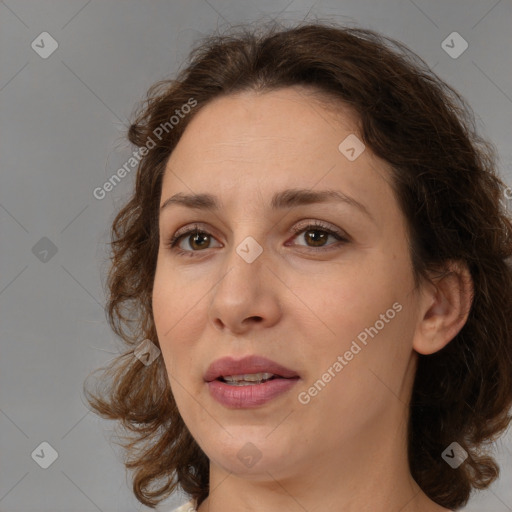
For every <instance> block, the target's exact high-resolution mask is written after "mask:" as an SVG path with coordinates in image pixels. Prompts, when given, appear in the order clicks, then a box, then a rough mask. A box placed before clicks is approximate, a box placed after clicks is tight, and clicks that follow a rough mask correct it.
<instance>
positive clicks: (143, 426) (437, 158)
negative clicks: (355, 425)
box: [84, 20, 512, 509]
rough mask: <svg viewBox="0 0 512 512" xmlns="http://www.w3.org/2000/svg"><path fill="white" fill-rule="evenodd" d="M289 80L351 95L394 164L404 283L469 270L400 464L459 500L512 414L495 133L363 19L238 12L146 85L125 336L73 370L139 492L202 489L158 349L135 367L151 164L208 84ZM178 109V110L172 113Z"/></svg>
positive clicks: (122, 229) (111, 292) (152, 261)
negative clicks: (287, 23)
mask: <svg viewBox="0 0 512 512" xmlns="http://www.w3.org/2000/svg"><path fill="white" fill-rule="evenodd" d="M294 85H302V86H308V87H310V88H311V89H312V90H314V91H317V92H318V93H319V94H320V95H321V96H322V97H324V98H325V99H326V100H328V101H329V102H330V103H331V107H332V106H333V105H334V107H335V106H336V105H340V104H344V105H350V106H351V107H352V108H353V109H354V110H355V111H356V112H357V114H358V118H359V121H360V133H359V134H358V135H359V136H360V138H361V139H362V140H363V142H364V144H365V145H366V146H367V147H368V148H370V149H371V151H373V153H374V154H375V155H377V156H378V157H380V158H382V159H384V160H385V161H387V162H388V163H389V164H391V168H392V186H393V188H394V192H395V196H396V198H397V201H398V203H399V206H400V208H401V211H402V212H403V214H404V216H405V218H406V220H407V227H408V237H409V246H410V253H411V260H412V263H413V272H414V278H415V282H416V284H417V285H419V283H420V279H422V278H424V279H428V277H429V273H430V274H431V273H432V272H434V271H436V270H438V271H440V270H441V271H442V269H443V264H444V263H447V262H448V261H449V260H461V261H462V262H464V263H465V264H466V265H467V267H468V269H469V271H470V273H471V277H472V279H473V286H474V295H473V302H472V305H471V310H470V313H469V317H468V319H467V321H466V323H465V325H464V326H463V328H462V329H461V331H460V332H459V333H458V334H457V335H456V336H455V337H454V338H453V340H451V341H450V343H448V344H447V345H446V346H445V347H444V348H443V349H442V350H440V351H438V352H436V353H434V354H431V355H421V354H420V355H419V359H418V366H417V373H416V376H415V381H414V387H413V393H412V399H411V403H410V414H409V426H408V459H409V466H410V471H411V474H412V476H413V478H414V479H415V480H416V482H417V483H418V485H419V486H420V487H421V488H422V489H423V491H424V492H425V494H426V495H427V496H429V498H430V499H432V500H433V501H435V502H437V503H438V504H440V505H442V506H443V507H446V508H449V509H455V508H459V507H461V506H464V505H465V504H466V503H467V501H468V500H469V497H470V494H471V492H472V491H473V489H485V488H486V487H488V486H489V485H490V484H491V483H492V482H493V481H494V480H495V479H496V478H497V477H498V475H499V466H498V465H497V463H496V461H495V460H494V458H493V457H492V456H491V455H490V454H489V453H488V450H486V449H485V446H486V444H489V443H490V442H492V441H494V440H495V439H496V438H497V437H498V436H500V435H501V434H502V433H503V432H504V431H505V430H506V428H507V427H508V425H509V423H510V421H511V419H512V418H511V415H510V407H511V405H512V268H511V262H510V258H511V256H512V222H511V218H510V214H509V213H508V212H507V209H506V206H505V204H504V203H503V202H502V201H501V199H502V198H503V197H504V189H505V184H504V183H503V182H502V181H501V180H500V178H499V177H498V173H497V151H496V148H495V146H494V145H493V144H492V143H490V142H488V141H486V140H484V139H483V138H482V137H480V136H479V135H478V134H477V130H476V128H475V116H474V113H473V111H472V110H471V108H470V107H469V105H467V103H466V101H465V100H464V98H463V97H461V95H460V94H459V93H457V91H455V90H454V89H453V88H452V87H451V86H449V85H448V84H446V83H445V82H444V81H443V80H441V79H440V78H439V77H438V76H437V75H436V74H434V73H433V72H432V70H430V69H429V67H428V66H427V64H426V63H425V61H424V60H422V59H421V58H420V57H418V56H417V55H416V54H414V53H413V52H411V51H410V50H409V49H408V48H407V47H405V46H404V45H403V44H402V43H400V42H398V41H396V40H394V39H391V38H389V37H385V36H383V35H382V34H379V33H377V32H375V31H372V30H368V29H363V28H360V27H354V26H352V27H347V26H345V27H343V26H339V25H336V24H334V23H331V22H328V21H324V22H319V21H318V20H316V21H315V22H304V21H303V22H300V23H298V24H297V25H295V26H294V27H291V28H290V27H288V28H286V27H283V26H282V25H281V26H280V25H279V23H278V22H274V23H271V24H270V25H266V26H264V25H260V26H259V27H256V28H250V27H249V26H238V27H236V28H234V29H231V30H229V31H226V32H224V34H221V35H219V34H215V35H210V36H209V37H207V38H205V39H203V40H202V41H201V42H200V43H199V44H197V45H196V46H195V47H194V48H193V49H192V51H191V54H190V57H189V62H188V63H187V66H186V68H185V69H183V70H181V71H179V72H178V73H177V77H176V78H175V79H168V80H162V81H160V82H158V83H156V84H154V85H153V86H152V87H151V88H150V89H149V91H148V93H147V98H146V99H145V100H144V101H143V102H141V104H140V105H139V107H138V109H137V110H136V111H135V112H134V115H133V117H134V119H133V122H132V124H131V126H130V127H129V130H128V138H129V140H130V141H131V143H133V144H134V145H135V146H137V147H138V148H143V147H144V146H146V148H148V147H149V146H150V145H152V144H148V141H149V140H150V139H151V140H152V141H153V143H154V144H155V146H154V147H152V148H151V149H149V151H148V152H147V154H145V156H144V157H143V158H141V160H140V163H139V166H138V170H137V175H136V185H135V190H134V191H133V194H132V195H131V197H130V198H129V200H128V201H127V202H126V203H125V205H124V206H123V207H122V209H121V210H120V211H119V212H118V213H117V216H116V217H115V220H114V221H113V225H112V230H111V235H112V242H111V251H112V252H111V266H110V270H109V273H108V280H107V287H108V299H107V308H106V314H107V317H108V321H109V323H110V326H111V327H112V329H113V331H114V332H115V333H116V334H117V335H118V336H119V337H120V338H121V339H122V341H123V343H124V344H125V346H126V351H125V353H123V354H122V355H121V356H119V357H117V358H116V359H114V360H113V361H112V362H111V363H110V364H109V365H108V366H107V367H104V368H100V369H99V370H97V371H102V374H101V378H100V379H99V380H97V381H96V386H95V388H94V390H91V389H89V385H88V384H87V381H86V385H85V386H84V390H85V393H86V397H87V400H88V401H89V404H90V406H91V407H92V408H93V409H94V411H95V412H96V413H98V414H99V415H101V416H102V417H104V418H108V419H113V420H118V421H119V426H121V427H122V429H123V433H124V434H125V436H124V437H123V445H124V448H126V452H125V453H126V454H127V455H128V458H127V459H126V460H125V465H126V467H127V468H128V469H130V470H133V490H134V493H135V495H136V497H137V499H138V500H139V501H140V502H142V503H144V504H145V505H147V506H150V507H154V506H156V505H157V504H158V503H159V502H160V501H162V500H163V499H165V498H167V497H168V496H169V495H170V494H171V493H173V492H174V491H177V490H179V488H181V489H182V490H183V491H184V492H185V493H187V494H188V495H190V496H191V497H193V498H194V499H196V500H197V504H198V505H200V504H201V503H202V501H204V499H205V498H206V497H207V496H208V493H209V461H208V458H207V457H206V455H205V454H204V452H203V451H202V450H201V449H200V448H199V446H198V444H197V443H196V441H195V440H194V439H193V437H192V436H191V434H190V432H189V431H188V429H187V427H186V425H185V424H184V422H183V420H182V418H181V416H180V413H179V411H178V408H177V406H176V403H175V401H174V398H173V395H172V393H171V389H170V385H169V381H168V376H167V373H166V369H165V365H164V361H163V358H162V357H159V358H158V359H157V360H155V361H154V363H152V364H151V365H149V366H146V365H144V364H143V363H142V362H141V361H139V360H138V359H137V358H136V357H134V354H133V350H134V348H135V347H136V346H137V345H138V344H139V343H140V342H141V341H143V340H145V339H149V340H151V341H152V342H153V343H155V344H156V345H157V346H158V338H157V335H156V330H155V325H154V321H153V314H152V304H151V299H152V289H153V281H154V276H155V268H156V261H157V251H158V244H159V233H158V229H159V228H158V210H159V201H160V195H161V186H162V177H163V174H164V170H165V166H166V162H167V160H168V158H169V156H170V154H171V153H172V151H173V149H174V148H175V147H176V144H177V143H178V141H179V140H180V137H181V135H182V134H183V132H184V130H185V128H186V127H187V124H188V123H189V122H190V120H191V119H192V118H193V116H194V115H195V114H196V113H197V112H198V111H199V110H200V109H201V108H203V107H204V106H205V105H207V104H208V103H209V102H210V101H212V100H213V99H214V98H219V97H221V96H225V95H229V94H233V93H237V92H241V91H246V90H253V91H260V92H265V91H271V90H276V89H280V88H284V87H288V86H294ZM191 100H192V101H191ZM192 102H196V103H195V105H196V106H195V107H193V108H191V109H188V110H186V109H184V108H183V106H184V105H185V104H187V103H188V104H189V105H191V104H192ZM177 110H178V111H180V112H182V113H183V112H188V113H187V114H184V115H183V116H180V119H179V122H178V123H176V124H174V125H173V126H171V125H170V124H169V119H170V117H171V116H172V115H173V114H175V113H176V111H177ZM166 122H167V125H166V126H167V129H166V130H165V131H164V130H161V129H160V131H162V132H164V133H163V135H161V136H160V137H156V136H155V133H160V132H158V127H159V126H162V123H166ZM219 122H222V121H221V120H219ZM155 130H156V131H155ZM453 441H457V442H458V443H459V444H460V445H461V446H462V447H463V448H464V449H465V450H466V451H467V453H468V455H469V457H468V458H467V459H466V461H465V462H464V463H463V464H461V465H460V466H459V467H458V468H456V469H452V468H451V467H450V466H449V465H448V464H447V463H446V462H445V461H444V460H443V458H442V457H441V454H442V452H443V451H444V450H445V448H446V447H447V446H448V445H450V444H451V443H452V442H453Z"/></svg>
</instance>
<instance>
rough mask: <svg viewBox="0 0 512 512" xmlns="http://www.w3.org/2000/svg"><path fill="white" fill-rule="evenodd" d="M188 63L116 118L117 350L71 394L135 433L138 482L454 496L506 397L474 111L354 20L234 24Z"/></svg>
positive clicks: (166, 486) (398, 503) (510, 365)
mask: <svg viewBox="0 0 512 512" xmlns="http://www.w3.org/2000/svg"><path fill="white" fill-rule="evenodd" d="M191 57H192V60H191V62H190V64H189V66H188V67H187V68H186V69H185V70H183V71H182V72H181V73H180V74H179V76H178V77H177V78H176V79H175V80H169V81H163V82H159V83H158V84H156V85H155V86H153V87H152V88H151V89H150V91H149V93H148V99H147V101H146V103H145V104H144V105H143V106H142V108H141V110H140V111H139V112H138V115H137V117H136V119H135V121H134V123H133V124H132V126H131V127H130V130H129V139H130V141H131V142H132V143H133V144H135V145H136V146H137V147H138V148H139V149H138V151H139V153H140V164H139V168H138V173H137V181H136V188H135V190H134V193H133V196H132V197H131V199H130V200H129V202H128V203H127V204H126V205H125V206H124V207H123V209H122V210H121V211H120V212H119V214H118V215H117V217H116V219H115V221H114V224H113V231H112V234H113V256H112V257H113V262H112V267H111V270H110V274H109V281H108V287H109V292H110V296H109V303H108V314H109V320H110V323H111V326H112V328H113V329H114V331H115V332H116V333H117V334H118V335H120V336H121V337H122V338H123V340H124V341H125V342H126V343H127V346H128V349H127V352H126V354H124V355H123V356H121V357H120V358H118V359H117V360H115V361H114V362H113V363H112V364H111V366H110V368H109V369H108V372H106V373H105V375H104V377H103V380H102V381H101V382H102V383H106V384H108V386H107V388H103V392H99V391H98V392H97V393H96V394H94V393H91V392H89V395H88V398H89V400H90V403H91V405H92V407H93V408H94V410H95V411H97V412H98V413H99V414H101V415H102V416H103V417H105V418H110V419H116V420H119V421H120V422H121V424H122V425H124V427H125V428H126V429H127V430H128V432H131V433H132V436H130V438H129V440H128V441H126V448H127V450H128V454H129V460H128V461H127V463H126V466H127V467H128V468H129V469H132V470H134V483H133V488H134V492H135V495H136V496H137V498H138V499H139V500H140V501H141V502H142V503H144V504H146V505H148V506H152V507H154V506H155V505H156V504H158V503H159V502H160V501H161V500H163V499H164V498H165V497H167V496H169V495H170V494H171V493H172V492H174V491H175V490H178V489H180V488H181V489H182V490H184V491H185V493H187V495H188V496H189V498H190V500H189V501H188V503H185V504H184V505H183V506H182V507H181V508H179V509H178V510H179V511H180V512H181V511H184V510H187V511H194V510H197V511H199V512H204V511H210V512H219V511H221V510H222V511H224V510H247V511H253V512H257V511H263V510H265V511H274V510H290V511H302V510H309V511H313V510H347V511H348V510H372V511H374V512H384V511H385V512H389V511H396V512H398V511H401V512H419V511H421V512H438V511H447V510H455V509H457V508H460V507H461V506H463V505H465V504H466V503H467V501H468V499H469V496H470V494H471V491H472V490H473V489H474V488H478V489H483V488H485V487H487V486H489V485H490V484H491V483H492V482H493V481H494V480H495V479H496V478H497V476H498V474H499V467H498V466H497V464H496V462H495V461H494V459H493V458H492V457H490V456H489V455H488V454H486V453H485V451H483V450H482V446H483V443H484V442H486V441H489V440H493V439H495V438H496V436H498V435H500V434H501V433H502V432H503V431H504V430H505V429H506V428H507V426H508V424H509V422H510V415H509V411H510V406H511V404H512V377H511V376H512V334H511V333H512V269H511V266H510V261H509V260H508V258H510V256H511V255H512V223H511V220H510V218H509V217H508V216H507V212H506V210H505V208H504V206H503V204H502V202H501V201H500V200H501V198H502V194H503V186H504V184H503V183H502V182H501V181H500V179H499V178H498V176H497V174H496V170H495V167H496V164H495V161H496V157H495V154H494V153H495V151H494V148H493V146H492V145H491V144H490V143H487V142H485V141H483V140H482V139H481V138H480V137H479V136H478V135H477V133H476V132H475V128H474V120H473V119H474V118H473V117H472V114H471V113H470V108H469V107H468V106H467V105H466V104H465V102H464V100H463V99H462V98H461V97H460V96H459V95H458V94H457V93H456V91H454V90H453V89H452V88H451V87H450V86H448V85H447V84H445V83H444V82H442V81H441V80H440V79H439V78H438V77H437V76H436V75H434V74H433V73H432V72H431V71H429V70H428V68H427V66H426V65H425V63H424V62H423V61H422V60H421V59H420V58H419V57H417V56H415V55H414V54H412V53H411V52H410V51H409V50H407V49H406V48H405V47H404V46H403V45H401V44H400V43H398V42H396V41H393V40H391V39H389V38H385V37H383V36H381V35H379V34H377V33H375V32H373V31H370V30H363V29H356V28H344V27H338V26H335V25H329V24H326V23H323V24H321V23H308V24H306V23H304V24H301V25H298V26H296V27H294V28H289V29H283V28H279V27H277V26H273V27H271V28H270V29H268V28H267V29H265V30H263V31H262V32H261V33H259V32H258V31H251V30H249V29H247V30H244V31H241V32H239V33H235V34H230V35H225V36H215V37H211V38H209V39H207V40H205V41H203V42H202V44H201V45H200V46H198V47H197V48H196V49H195V50H194V51H193V52H192V55H191ZM160 351H161V357H159V356H160ZM134 354H135V357H134Z"/></svg>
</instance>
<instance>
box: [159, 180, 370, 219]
mask: <svg viewBox="0 0 512 512" xmlns="http://www.w3.org/2000/svg"><path fill="white" fill-rule="evenodd" d="M328 201H336V202H341V203H345V204H348V205H349V206H352V207H355V208H357V209H358V210H359V211H360V212H362V213H363V214H365V215H366V216H367V217H369V218H370V219H371V220H372V221H373V222H375V219H374V218H373V216H372V215H371V214H370V212H369V211H368V209H367V208H366V207H365V206H364V205H363V204H362V203H360V202H359V201H357V200H356V199H354V198H353V197H350V196H347V195H346V194H343V193H342V192H339V191H338V190H309V189H303V188H293V189H286V190H282V191H281V192H276V193H275V194H274V196H273V197H272V201H271V202H270V207H271V208H272V210H284V209H290V208H296V207H298V206H304V205H308V204H316V203H325V202H328ZM170 205H179V206H183V207H186V208H192V209H194V210H209V211H218V210H220V207H221V205H220V202H219V200H218V199H217V197H216V196H214V195H212V194H183V193H182V192H180V193H178V194H175V195H173V196H171V197H169V198H168V199H166V200H165V201H164V203H163V204H162V206H161V207H160V211H162V210H164V209H165V208H167V207H168V206H170Z"/></svg>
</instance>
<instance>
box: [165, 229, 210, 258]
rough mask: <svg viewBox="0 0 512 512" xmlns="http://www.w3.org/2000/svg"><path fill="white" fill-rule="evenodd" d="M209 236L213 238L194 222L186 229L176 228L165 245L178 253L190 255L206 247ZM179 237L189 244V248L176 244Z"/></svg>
mask: <svg viewBox="0 0 512 512" xmlns="http://www.w3.org/2000/svg"><path fill="white" fill-rule="evenodd" d="M210 238H213V237H212V235H211V234H210V233H208V232H207V231H205V230H202V229H199V226H198V225H197V224H196V225H195V226H194V227H193V228H189V229H187V230H186V231H182V230H178V231H177V232H176V233H175V234H174V235H173V236H172V237H171V238H170V239H169V241H168V242H167V243H166V245H167V246H168V247H169V248H170V249H173V250H176V251H177V252H178V253H179V254H187V255H191V254H190V253H192V252H198V251H201V250H204V249H208V248H209V247H208V241H209V239H210ZM181 239H184V241H185V242H187V243H188V244H189V247H191V250H183V249H182V248H180V247H179V246H178V248H176V245H178V243H179V242H180V240H181Z"/></svg>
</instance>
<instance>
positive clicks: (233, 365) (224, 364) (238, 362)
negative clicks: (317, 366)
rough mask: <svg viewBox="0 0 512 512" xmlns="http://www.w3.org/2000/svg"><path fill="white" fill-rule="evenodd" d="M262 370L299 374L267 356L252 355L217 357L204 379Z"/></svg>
mask: <svg viewBox="0 0 512 512" xmlns="http://www.w3.org/2000/svg"><path fill="white" fill-rule="evenodd" d="M260 372H261V373H263V372H267V373H273V374H274V375H278V376H280V377H285V378H291V377H298V376H299V375H298V374H297V372H295V371H293V370H290V369H289V368H286V367H284V366H283V365H281V364H279V363H276V362H275V361H272V360H270V359H267V358H266V357H262V356H256V355H252V356H246V357H244V358H242V359H234V358H233V357H222V358H221V359H217V360H216V361H214V362H213V363H212V364H211V365H210V366H209V367H208V370H206V373H205V375H204V380H205V381H206V382H211V381H213V380H216V379H218V378H219V377H225V376H227V375H244V374H250V373H260Z"/></svg>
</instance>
